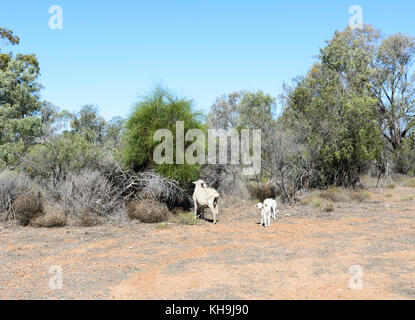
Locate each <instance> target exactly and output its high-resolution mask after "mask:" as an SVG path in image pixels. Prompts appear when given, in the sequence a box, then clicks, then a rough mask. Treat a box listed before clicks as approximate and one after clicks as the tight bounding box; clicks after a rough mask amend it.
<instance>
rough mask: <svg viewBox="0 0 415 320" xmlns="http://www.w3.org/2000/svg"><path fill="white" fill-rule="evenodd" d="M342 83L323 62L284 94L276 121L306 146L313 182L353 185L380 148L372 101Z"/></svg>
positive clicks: (337, 74)
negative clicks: (283, 101) (283, 124)
mask: <svg viewBox="0 0 415 320" xmlns="http://www.w3.org/2000/svg"><path fill="white" fill-rule="evenodd" d="M323 62H324V59H323ZM344 85H345V83H344V81H343V78H342V76H341V75H340V74H339V73H338V72H337V71H334V70H332V68H331V66H327V65H325V64H324V63H322V64H316V65H315V66H314V67H313V69H311V70H310V72H309V74H308V75H307V77H305V78H303V79H300V80H299V81H298V83H297V86H296V87H295V88H294V89H293V90H292V91H291V92H289V94H288V98H287V105H286V108H285V111H284V114H283V117H282V120H281V121H283V122H284V123H285V124H286V125H288V127H289V128H292V129H293V130H295V131H296V132H298V135H299V136H300V137H301V139H302V140H303V142H304V143H305V145H306V146H307V148H306V150H308V151H307V154H308V157H309V160H310V162H311V165H312V167H313V170H312V171H313V175H312V177H311V178H312V180H311V185H312V186H316V187H327V186H331V185H344V186H353V185H356V183H358V182H359V179H360V176H361V175H362V174H363V173H364V171H365V170H366V168H367V164H368V162H369V161H371V160H374V159H377V158H378V157H379V156H380V153H381V150H382V143H381V138H380V131H379V126H378V113H377V109H376V103H377V101H376V100H375V99H373V98H371V97H370V96H368V95H365V94H363V93H362V92H358V91H357V90H355V89H353V88H348V90H344Z"/></svg>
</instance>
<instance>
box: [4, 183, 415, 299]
mask: <svg viewBox="0 0 415 320" xmlns="http://www.w3.org/2000/svg"><path fill="white" fill-rule="evenodd" d="M386 193H390V194H391V195H389V197H385V194H386ZM414 195H415V189H414V188H404V187H399V188H396V189H394V190H378V191H373V196H372V197H371V199H370V200H368V201H365V202H363V203H357V202H349V203H336V210H335V212H334V213H331V214H329V213H325V212H321V211H318V210H314V209H309V208H308V207H306V206H301V205H297V206H295V207H286V208H282V210H281V215H280V219H279V220H278V222H274V221H272V222H271V228H269V229H265V228H263V227H260V226H259V225H258V224H257V223H258V222H259V220H258V219H259V214H258V213H257V212H256V211H255V209H253V208H251V207H250V206H248V205H241V207H239V208H234V209H232V210H225V211H224V212H223V214H222V215H221V220H220V222H219V224H218V225H216V226H214V225H211V224H210V223H208V222H203V223H201V224H200V225H196V226H172V227H169V228H167V229H159V228H157V227H156V226H154V225H143V224H140V223H130V224H126V225H123V226H100V227H94V228H75V227H68V228H62V229H54V230H46V229H33V228H4V227H0V261H1V265H0V298H1V299H114V298H116V299H415V201H414V200H408V199H407V200H403V199H404V198H408V197H411V196H414ZM54 265H59V266H61V267H62V269H63V288H62V289H61V290H50V289H49V286H48V281H49V278H50V277H51V275H50V274H49V273H48V270H49V268H50V267H51V266H54ZM353 265H359V266H361V267H362V268H363V272H364V274H363V289H362V290H352V289H350V288H349V279H350V277H351V275H350V274H349V268H350V267H351V266H353Z"/></svg>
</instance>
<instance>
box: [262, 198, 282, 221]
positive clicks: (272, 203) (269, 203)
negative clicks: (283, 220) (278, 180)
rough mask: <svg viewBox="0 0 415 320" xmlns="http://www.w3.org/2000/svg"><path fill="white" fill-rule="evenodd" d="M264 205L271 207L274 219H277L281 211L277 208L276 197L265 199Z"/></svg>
mask: <svg viewBox="0 0 415 320" xmlns="http://www.w3.org/2000/svg"><path fill="white" fill-rule="evenodd" d="M264 206H265V207H270V208H271V209H272V217H273V219H274V220H277V213H278V212H279V211H278V210H277V207H278V205H277V201H275V200H274V199H266V200H264Z"/></svg>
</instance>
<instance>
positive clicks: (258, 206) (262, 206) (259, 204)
mask: <svg viewBox="0 0 415 320" xmlns="http://www.w3.org/2000/svg"><path fill="white" fill-rule="evenodd" d="M255 208H258V209H263V208H264V205H263V204H262V203H261V202H260V203H257V204H256V205H255Z"/></svg>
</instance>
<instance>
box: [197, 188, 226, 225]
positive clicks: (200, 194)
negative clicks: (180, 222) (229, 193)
mask: <svg viewBox="0 0 415 320" xmlns="http://www.w3.org/2000/svg"><path fill="white" fill-rule="evenodd" d="M193 184H195V185H196V187H195V191H194V193H193V202H194V207H195V219H197V208H198V206H200V207H209V209H210V211H211V212H212V214H213V224H216V222H217V221H216V216H217V215H218V214H219V210H218V201H219V197H220V195H219V193H218V192H217V191H216V190H215V189H212V188H208V187H207V185H206V183H205V182H204V181H203V180H198V181H195V182H193Z"/></svg>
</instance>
